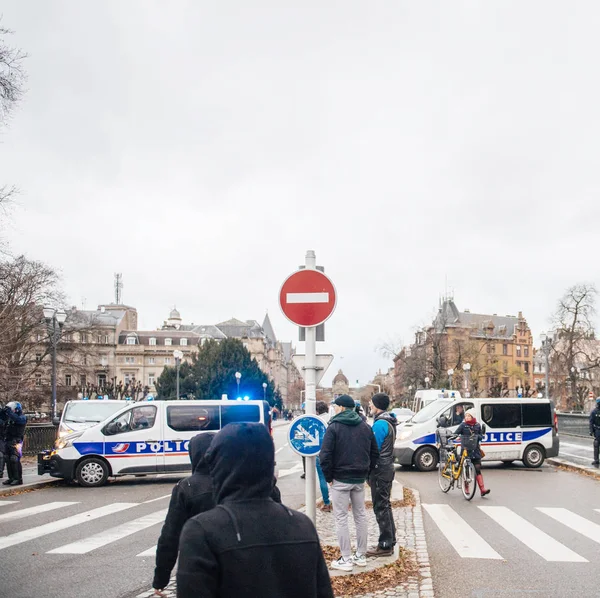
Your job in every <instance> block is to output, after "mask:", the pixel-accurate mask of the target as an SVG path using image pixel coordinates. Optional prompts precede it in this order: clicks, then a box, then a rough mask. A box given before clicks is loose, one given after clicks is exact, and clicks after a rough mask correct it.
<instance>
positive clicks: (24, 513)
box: [0, 502, 79, 521]
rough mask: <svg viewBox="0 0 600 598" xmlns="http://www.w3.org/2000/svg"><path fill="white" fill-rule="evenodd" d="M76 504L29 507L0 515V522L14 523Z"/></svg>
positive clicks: (59, 503) (57, 503) (63, 503)
mask: <svg viewBox="0 0 600 598" xmlns="http://www.w3.org/2000/svg"><path fill="white" fill-rule="evenodd" d="M78 504H79V502H49V503H48V504H45V505H38V506H37V507H29V508H28V509H21V510H20V511H14V512H13V513H4V514H3V515H0V521H8V520H11V521H14V520H15V519H22V518H23V517H29V516H30V515H37V514H38V513H45V512H46V511H54V510H55V509H61V508H62V507H70V506H71V505H78Z"/></svg>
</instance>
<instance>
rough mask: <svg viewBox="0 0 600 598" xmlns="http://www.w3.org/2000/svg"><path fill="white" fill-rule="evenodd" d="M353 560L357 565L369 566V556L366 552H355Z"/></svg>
mask: <svg viewBox="0 0 600 598" xmlns="http://www.w3.org/2000/svg"><path fill="white" fill-rule="evenodd" d="M352 562H353V563H354V564H355V565H356V566H357V567H366V566H367V557H366V556H365V555H364V554H358V552H355V553H354V555H353V557H352Z"/></svg>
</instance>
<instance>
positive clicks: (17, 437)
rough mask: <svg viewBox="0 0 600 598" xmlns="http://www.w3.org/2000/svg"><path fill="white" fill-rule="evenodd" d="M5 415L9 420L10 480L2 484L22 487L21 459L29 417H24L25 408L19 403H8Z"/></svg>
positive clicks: (7, 440)
mask: <svg viewBox="0 0 600 598" xmlns="http://www.w3.org/2000/svg"><path fill="white" fill-rule="evenodd" d="M4 415H5V417H6V419H7V425H6V432H5V441H6V447H5V448H6V471H7V473H8V480H5V481H4V482H2V484H3V485H4V486H21V485H22V484H23V467H22V465H21V457H22V455H23V439H24V438H25V427H26V426H27V417H26V416H25V415H23V408H22V407H21V403H19V402H18V401H11V402H10V403H8V404H7V405H6V407H5V408H4Z"/></svg>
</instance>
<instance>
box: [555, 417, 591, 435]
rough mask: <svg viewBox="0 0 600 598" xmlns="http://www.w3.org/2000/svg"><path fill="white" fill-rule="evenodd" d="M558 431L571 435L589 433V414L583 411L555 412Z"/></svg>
mask: <svg viewBox="0 0 600 598" xmlns="http://www.w3.org/2000/svg"><path fill="white" fill-rule="evenodd" d="M556 415H558V433H559V434H571V436H586V437H587V436H589V435H590V416H589V415H586V414H585V413H557V414H556Z"/></svg>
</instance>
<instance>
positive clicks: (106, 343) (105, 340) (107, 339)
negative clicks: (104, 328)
mask: <svg viewBox="0 0 600 598" xmlns="http://www.w3.org/2000/svg"><path fill="white" fill-rule="evenodd" d="M109 340H110V339H109V336H108V334H105V335H104V344H105V345H108V341H109Z"/></svg>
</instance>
